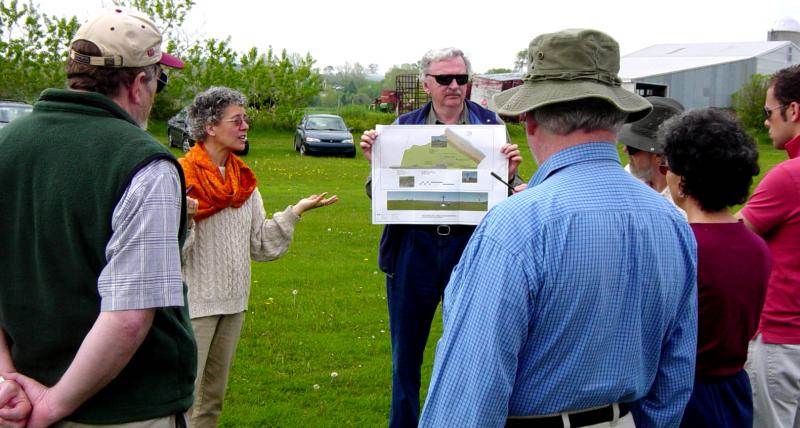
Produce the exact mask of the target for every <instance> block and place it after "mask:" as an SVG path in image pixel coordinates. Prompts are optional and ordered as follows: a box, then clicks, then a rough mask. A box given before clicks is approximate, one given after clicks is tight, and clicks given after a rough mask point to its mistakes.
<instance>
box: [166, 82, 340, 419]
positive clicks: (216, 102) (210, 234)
mask: <svg viewBox="0 0 800 428" xmlns="http://www.w3.org/2000/svg"><path fill="white" fill-rule="evenodd" d="M245 105H246V104H245V98H244V95H242V94H241V93H240V92H238V91H235V90H233V89H228V88H224V87H213V88H209V89H208V90H206V91H205V92H203V93H201V94H199V95H197V96H196V97H195V99H194V102H192V105H191V106H190V107H189V127H190V131H191V133H192V137H193V138H195V139H196V140H197V144H195V146H194V147H193V148H192V150H190V151H189V153H187V154H186V157H184V158H182V159H180V163H181V166H182V167H183V171H184V173H185V175H186V186H187V189H191V190H188V191H187V193H188V197H187V204H189V205H190V206H189V209H188V211H189V213H190V215H192V216H193V220H192V221H190V226H189V234H188V236H187V237H186V242H185V244H184V246H183V257H184V262H185V263H184V267H183V275H184V278H185V279H186V284H187V286H188V288H189V315H190V316H191V318H192V328H193V329H194V334H195V338H196V339H197V378H196V379H195V401H194V406H193V407H192V409H190V411H189V426H190V427H193V428H198V427H215V426H216V425H217V419H218V418H219V415H220V412H221V411H222V402H223V399H224V397H225V386H226V385H227V382H228V371H229V369H230V367H231V363H232V362H233V356H234V353H235V352H236V344H237V342H238V341H239V335H240V333H241V330H242V323H243V321H244V312H245V310H247V300H248V297H249V295H250V260H251V259H252V260H257V261H267V260H274V259H277V258H278V257H280V256H281V255H282V254H283V253H285V252H286V250H288V248H289V244H290V243H291V241H292V235H293V234H294V227H295V224H296V223H297V222H298V221H299V220H300V216H301V215H302V214H303V213H304V212H306V211H308V210H311V209H314V208H318V207H324V206H327V205H330V204H332V203H334V202H336V201H337V198H336V196H332V197H330V198H328V199H325V193H322V194H320V195H311V196H309V197H307V198H303V199H301V200H299V201H298V202H297V203H296V204H294V205H290V206H288V207H286V209H285V210H283V211H281V212H277V213H275V214H273V216H272V218H267V217H266V213H265V212H264V203H263V202H262V200H261V193H260V192H259V191H258V187H257V186H256V176H255V174H254V173H253V171H252V170H251V169H250V168H249V167H248V166H247V165H246V164H245V163H244V162H243V161H242V160H241V159H239V158H238V157H237V156H236V155H235V153H236V152H237V151H239V150H242V149H243V148H244V145H245V141H246V140H247V131H248V129H249V128H250V125H249V120H248V118H247V115H246V114H245V109H244V107H245Z"/></svg>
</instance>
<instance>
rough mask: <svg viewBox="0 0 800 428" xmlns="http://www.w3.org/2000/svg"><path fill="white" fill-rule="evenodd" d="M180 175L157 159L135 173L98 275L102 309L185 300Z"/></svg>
mask: <svg viewBox="0 0 800 428" xmlns="http://www.w3.org/2000/svg"><path fill="white" fill-rule="evenodd" d="M180 215H181V195H180V180H179V178H178V171H177V169H176V168H175V166H174V165H173V164H172V163H171V162H169V161H167V160H163V159H162V160H157V161H154V162H152V163H150V164H148V165H146V166H145V167H144V168H142V169H141V170H140V171H139V172H137V173H136V175H134V177H133V179H132V180H131V183H130V185H129V186H128V188H127V189H126V190H125V193H124V194H123V195H122V198H121V199H120V201H119V203H117V206H116V207H115V208H114V213H113V215H112V219H111V227H112V235H111V239H110V240H109V241H108V244H107V245H106V260H107V261H108V263H107V264H106V266H105V268H103V271H102V272H101V273H100V277H99V278H98V280H97V289H98V292H99V294H100V298H101V304H100V310H101V311H121V310H132V309H148V308H157V307H165V306H183V305H184V300H183V284H182V279H181V268H180V249H179V245H178V227H179V224H180Z"/></svg>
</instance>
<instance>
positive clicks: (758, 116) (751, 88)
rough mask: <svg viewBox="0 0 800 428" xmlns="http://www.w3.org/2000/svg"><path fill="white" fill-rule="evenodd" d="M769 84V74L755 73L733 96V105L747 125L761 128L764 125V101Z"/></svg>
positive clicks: (751, 127)
mask: <svg viewBox="0 0 800 428" xmlns="http://www.w3.org/2000/svg"><path fill="white" fill-rule="evenodd" d="M768 86H769V76H765V75H763V74H754V75H752V76H750V80H748V81H747V82H746V83H745V84H744V85H742V87H741V88H739V90H738V91H736V93H734V94H733V95H732V96H731V101H732V103H731V106H732V107H733V110H734V111H736V115H737V116H739V120H741V121H742V124H744V126H745V127H747V128H750V129H759V128H760V127H763V126H764V102H765V100H766V97H767V87H768Z"/></svg>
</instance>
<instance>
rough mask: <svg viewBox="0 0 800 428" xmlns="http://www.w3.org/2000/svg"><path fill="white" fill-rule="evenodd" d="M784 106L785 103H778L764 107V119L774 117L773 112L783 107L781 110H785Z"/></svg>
mask: <svg viewBox="0 0 800 428" xmlns="http://www.w3.org/2000/svg"><path fill="white" fill-rule="evenodd" d="M783 107H784V105H783V104H781V105H778V106H776V107H764V119H769V118H771V117H772V112H773V111H775V110H778V109H781V111H783Z"/></svg>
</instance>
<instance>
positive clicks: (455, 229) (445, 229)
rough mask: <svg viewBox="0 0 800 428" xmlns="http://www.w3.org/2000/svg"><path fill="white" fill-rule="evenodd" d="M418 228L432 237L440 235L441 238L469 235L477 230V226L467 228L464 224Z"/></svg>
mask: <svg viewBox="0 0 800 428" xmlns="http://www.w3.org/2000/svg"><path fill="white" fill-rule="evenodd" d="M418 227H419V228H420V229H422V230H424V231H426V232H428V233H430V234H432V235H439V236H450V235H468V234H471V233H472V232H473V231H474V230H475V226H466V225H463V224H453V225H450V224H436V225H430V226H418Z"/></svg>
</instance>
